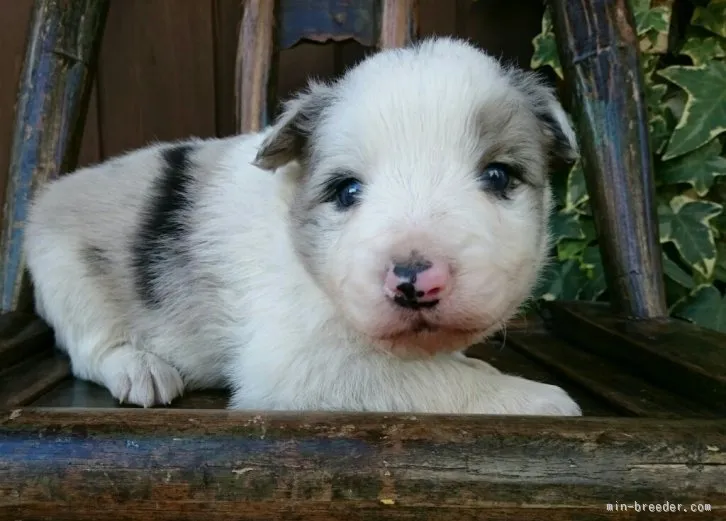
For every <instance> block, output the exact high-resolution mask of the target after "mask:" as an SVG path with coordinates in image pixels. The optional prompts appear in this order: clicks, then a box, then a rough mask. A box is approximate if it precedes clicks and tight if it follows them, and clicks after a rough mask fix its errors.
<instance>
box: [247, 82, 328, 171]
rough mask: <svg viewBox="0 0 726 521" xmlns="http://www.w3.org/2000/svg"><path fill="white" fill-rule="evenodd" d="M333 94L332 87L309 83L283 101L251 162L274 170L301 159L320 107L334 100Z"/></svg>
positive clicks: (318, 118)
mask: <svg viewBox="0 0 726 521" xmlns="http://www.w3.org/2000/svg"><path fill="white" fill-rule="evenodd" d="M332 93H333V89H332V88H331V87H329V86H327V85H323V84H318V83H312V84H311V85H310V86H309V87H308V89H307V90H306V91H304V92H302V93H300V94H298V96H297V97H295V98H293V99H292V100H290V101H288V102H287V103H285V105H284V108H283V111H282V114H280V116H279V117H278V118H277V121H275V123H274V124H273V126H272V130H271V132H270V134H269V135H268V136H267V137H266V138H265V140H264V141H263V142H262V144H261V145H260V148H259V150H258V151H257V156H256V157H255V159H254V161H253V162H252V164H253V165H255V166H257V167H259V168H262V169H264V170H274V169H276V168H279V167H281V166H283V165H286V164H287V163H289V162H291V161H294V160H296V159H300V158H301V157H302V156H303V154H304V153H305V149H306V147H307V145H308V142H309V139H310V136H311V134H312V133H313V131H314V130H315V127H316V125H317V123H318V121H319V120H320V117H321V116H322V113H323V110H324V109H325V108H326V107H327V106H329V105H330V103H331V102H332V100H333V94H332Z"/></svg>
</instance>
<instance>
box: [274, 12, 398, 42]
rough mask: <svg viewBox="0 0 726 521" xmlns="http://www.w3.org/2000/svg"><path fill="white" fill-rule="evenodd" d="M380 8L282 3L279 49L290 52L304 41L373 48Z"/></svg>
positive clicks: (375, 40)
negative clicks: (360, 45)
mask: <svg viewBox="0 0 726 521" xmlns="http://www.w3.org/2000/svg"><path fill="white" fill-rule="evenodd" d="M402 3H405V2H402ZM378 4H379V2H378V1H377V0H306V1H305V2H300V1H299V0H282V1H281V2H280V8H279V9H280V16H279V17H278V18H279V20H280V32H279V36H278V42H279V47H280V49H288V48H290V47H292V46H293V45H295V44H296V43H298V42H300V41H301V40H310V41H314V42H320V43H326V42H329V41H336V42H341V41H345V40H356V41H358V42H359V43H361V44H363V45H366V46H368V47H373V46H375V45H376V43H377V28H378V25H377V21H378V17H379V7H378Z"/></svg>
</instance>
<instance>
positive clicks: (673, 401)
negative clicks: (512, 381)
mask: <svg viewBox="0 0 726 521" xmlns="http://www.w3.org/2000/svg"><path fill="white" fill-rule="evenodd" d="M507 344H508V345H509V346H510V348H511V349H514V350H516V351H519V352H521V353H523V354H525V355H527V356H528V357H530V358H531V359H532V360H536V361H537V362H539V363H541V364H542V365H543V369H544V370H546V371H548V372H550V373H553V374H554V375H559V376H560V377H561V378H562V379H563V380H565V381H563V382H562V383H559V382H558V384H559V385H560V386H561V387H563V388H564V389H567V390H568V391H570V389H571V388H572V387H573V385H572V383H575V384H577V386H578V387H580V388H584V389H586V390H588V391H589V392H590V393H591V394H593V395H595V396H597V397H599V398H600V399H601V400H602V401H605V402H607V403H609V404H610V405H611V406H612V407H613V408H615V409H616V411H617V413H616V415H621V414H625V415H628V416H639V417H644V418H720V417H722V416H723V414H722V413H720V412H719V411H717V410H714V408H713V407H711V406H709V405H708V404H706V403H702V402H699V401H697V400H688V399H686V398H684V397H682V396H680V395H679V394H677V393H676V392H672V391H671V392H669V391H667V390H664V389H662V388H660V387H658V386H655V385H653V384H650V383H648V382H647V381H644V380H643V378H642V376H640V375H639V374H637V373H635V374H634V372H633V371H632V370H631V367H630V365H629V364H618V363H615V362H613V361H611V360H609V359H608V358H605V357H603V356H598V355H595V354H592V353H588V352H586V351H582V350H580V349H579V348H577V347H574V346H572V345H571V344H568V343H566V342H563V341H562V340H559V339H557V338H555V337H553V336H552V334H551V333H549V332H528V333H517V332H509V333H508V334H507ZM567 381H569V382H570V383H569V384H568V383H567ZM570 394H571V395H572V397H573V399H575V400H576V401H578V403H579V400H578V396H577V394H575V393H573V392H572V391H570ZM583 412H585V411H583ZM611 415H612V414H611Z"/></svg>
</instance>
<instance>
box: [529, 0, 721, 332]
mask: <svg viewBox="0 0 726 521" xmlns="http://www.w3.org/2000/svg"><path fill="white" fill-rule="evenodd" d="M630 3H631V6H632V8H633V13H634V17H635V22H636V28H637V33H638V37H639V43H640V45H639V47H640V51H641V65H642V72H643V78H644V80H645V96H646V102H647V107H648V116H649V128H650V140H651V149H652V152H653V154H654V158H653V159H654V167H655V177H656V186H657V204H658V219H659V228H660V243H661V249H662V255H663V268H664V272H665V276H666V280H665V282H666V290H667V297H668V305H669V309H670V312H671V313H672V314H673V315H675V316H679V317H682V318H685V319H687V320H691V321H693V322H696V323H698V324H699V325H702V326H704V327H709V328H712V329H715V330H718V331H723V332H726V296H725V295H724V291H726V211H724V206H726V153H725V151H724V141H726V0H701V1H696V0H691V3H692V4H693V6H694V8H693V14H692V16H691V19H690V20H684V22H685V25H686V27H685V31H683V36H682V37H679V38H676V37H675V35H673V34H669V31H670V30H671V26H672V23H671V15H672V12H671V5H672V3H669V2H663V1H651V0H630ZM532 43H533V45H534V54H533V57H532V62H531V66H532V68H534V69H540V68H545V67H548V68H550V69H551V70H552V71H554V72H555V74H556V75H557V77H559V78H560V79H562V77H563V73H562V68H561V65H560V60H559V56H558V54H557V45H556V43H555V38H554V29H553V25H552V19H551V13H550V11H549V9H547V10H546V11H545V15H544V17H543V20H542V32H541V33H540V34H539V35H537V37H535V38H534V40H533V42H532ZM553 187H554V191H555V198H556V201H557V209H556V213H555V215H554V217H553V220H552V234H553V236H554V238H555V241H554V251H553V261H552V264H551V265H550V266H549V267H548V269H547V271H546V273H545V277H544V278H543V280H542V281H541V283H540V286H539V287H538V289H537V296H538V297H539V298H543V299H564V300H572V299H581V300H603V299H607V291H606V284H605V276H604V270H603V265H602V260H601V257H600V251H599V248H598V245H597V234H596V232H595V229H594V222H593V217H592V214H591V211H590V207H589V198H588V194H587V188H586V184H585V176H584V173H583V170H582V165H581V164H580V163H579V162H578V163H576V164H575V165H574V166H573V167H572V169H571V170H570V171H566V172H558V173H555V174H554V177H553Z"/></svg>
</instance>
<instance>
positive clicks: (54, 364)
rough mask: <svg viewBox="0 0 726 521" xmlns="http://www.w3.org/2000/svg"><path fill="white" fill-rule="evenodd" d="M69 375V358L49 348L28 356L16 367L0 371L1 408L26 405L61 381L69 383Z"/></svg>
mask: <svg viewBox="0 0 726 521" xmlns="http://www.w3.org/2000/svg"><path fill="white" fill-rule="evenodd" d="M51 345H52V344H51ZM70 375H71V371H70V364H69V363H68V359H67V358H66V357H65V356H62V355H60V353H57V352H54V351H53V350H52V349H47V350H45V351H44V352H41V353H38V354H36V355H33V353H28V354H27V355H26V356H25V358H24V359H23V361H22V362H20V363H19V364H17V365H16V366H14V367H11V368H10V369H7V370H5V371H0V408H4V409H14V408H16V407H22V406H25V405H29V404H31V403H32V402H33V401H34V400H35V399H36V398H39V397H40V396H42V395H44V394H46V393H48V392H50V391H51V390H53V389H54V388H55V387H56V386H57V385H58V384H59V383H60V382H62V381H63V380H67V381H72V379H71V378H70Z"/></svg>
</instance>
